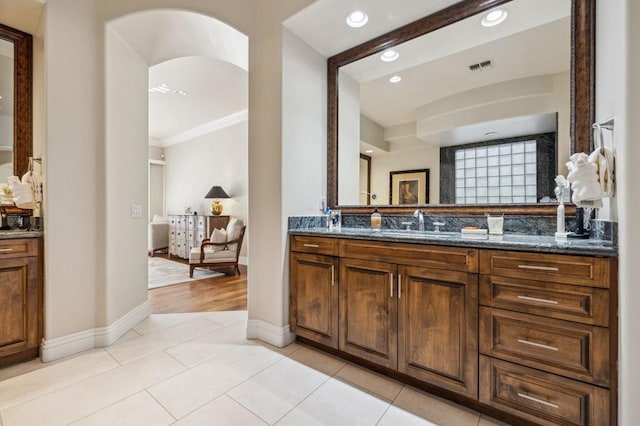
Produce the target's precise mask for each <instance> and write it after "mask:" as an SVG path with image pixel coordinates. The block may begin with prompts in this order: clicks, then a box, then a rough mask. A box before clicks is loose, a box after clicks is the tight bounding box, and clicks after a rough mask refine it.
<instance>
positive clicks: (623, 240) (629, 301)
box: [598, 0, 640, 425]
mask: <svg viewBox="0 0 640 426" xmlns="http://www.w3.org/2000/svg"><path fill="white" fill-rule="evenodd" d="M616 3H619V2H616ZM600 4H602V3H600ZM622 8H626V17H625V16H620V15H621V13H620V12H618V15H617V16H616V18H621V19H620V20H619V21H618V20H616V21H612V22H611V24H612V27H613V26H616V25H617V26H622V27H623V28H624V31H625V34H624V40H625V42H624V43H622V46H621V49H623V50H622V52H619V54H620V56H621V57H622V58H624V59H622V60H620V59H617V60H616V62H614V63H612V64H611V66H614V67H616V66H620V69H618V70H617V71H616V72H619V70H625V71H626V75H625V77H624V82H625V83H626V84H624V85H621V86H623V87H620V88H618V90H619V91H620V92H621V93H620V95H622V96H621V98H619V99H618V102H621V101H622V100H623V101H624V102H625V106H624V111H625V114H624V115H623V116H618V115H617V116H616V132H619V133H618V135H619V137H616V140H615V143H616V144H617V145H616V146H617V147H619V148H618V149H617V151H618V156H617V161H618V171H617V173H616V176H617V179H618V183H617V185H618V194H619V195H618V197H617V207H616V208H612V212H611V215H612V217H615V216H616V214H618V215H619V221H620V222H619V224H620V244H619V250H620V322H621V328H620V341H621V345H620V349H621V357H620V366H619V368H620V372H619V375H620V392H619V395H620V405H621V408H620V420H621V421H620V424H621V425H633V424H637V423H638V419H640V405H639V404H638V401H640V364H639V363H638V354H639V353H640V309H638V306H640V292H638V288H637V285H638V276H640V249H639V248H640V229H638V226H636V225H637V217H638V210H639V209H640V200H639V199H638V197H637V196H636V191H637V185H638V182H640V168H639V167H638V164H637V162H638V161H639V160H640V144H639V143H638V142H639V141H640V120H638V117H640V81H638V75H640V27H639V26H638V22H640V2H638V1H637V0H626V1H625V2H624V4H623V6H622ZM600 9H602V8H599V9H598V11H600ZM621 23H622V25H621ZM612 27H611V28H612ZM611 28H610V29H611ZM606 30H607V27H605V28H604V30H603V31H606ZM618 31H619V30H618ZM616 34H617V31H616ZM612 41H614V42H616V41H619V40H612ZM609 50H610V52H609V53H610V54H612V55H613V54H615V52H616V50H617V48H616V47H614V46H610V47H609ZM625 59H626V60H625ZM602 72H604V71H602Z"/></svg>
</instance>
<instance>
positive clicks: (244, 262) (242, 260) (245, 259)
mask: <svg viewBox="0 0 640 426" xmlns="http://www.w3.org/2000/svg"><path fill="white" fill-rule="evenodd" d="M238 263H239V264H241V265H244V266H248V265H249V258H248V257H247V256H238Z"/></svg>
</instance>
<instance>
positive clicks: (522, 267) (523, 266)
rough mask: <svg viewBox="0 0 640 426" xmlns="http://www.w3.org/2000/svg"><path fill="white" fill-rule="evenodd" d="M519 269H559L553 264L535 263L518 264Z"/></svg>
mask: <svg viewBox="0 0 640 426" xmlns="http://www.w3.org/2000/svg"><path fill="white" fill-rule="evenodd" d="M518 268H520V269H534V270H536V271H556V272H557V271H559V269H558V268H556V267H554V266H535V265H518Z"/></svg>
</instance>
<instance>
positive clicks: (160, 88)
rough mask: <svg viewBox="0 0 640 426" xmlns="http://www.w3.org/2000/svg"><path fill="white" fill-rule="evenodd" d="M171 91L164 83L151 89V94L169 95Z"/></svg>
mask: <svg viewBox="0 0 640 426" xmlns="http://www.w3.org/2000/svg"><path fill="white" fill-rule="evenodd" d="M170 91H171V89H169V87H167V85H166V84H165V83H162V84H161V85H159V86H156V87H152V88H151V89H149V92H151V93H169V92H170Z"/></svg>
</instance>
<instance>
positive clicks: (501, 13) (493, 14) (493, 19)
mask: <svg viewBox="0 0 640 426" xmlns="http://www.w3.org/2000/svg"><path fill="white" fill-rule="evenodd" d="M507 15H508V13H507V11H506V10H505V9H494V10H492V11H490V12H489V13H487V14H486V15H484V18H482V21H481V23H482V26H483V27H493V26H495V25H498V24H500V23H502V22H503V21H504V20H505V19H507Z"/></svg>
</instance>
